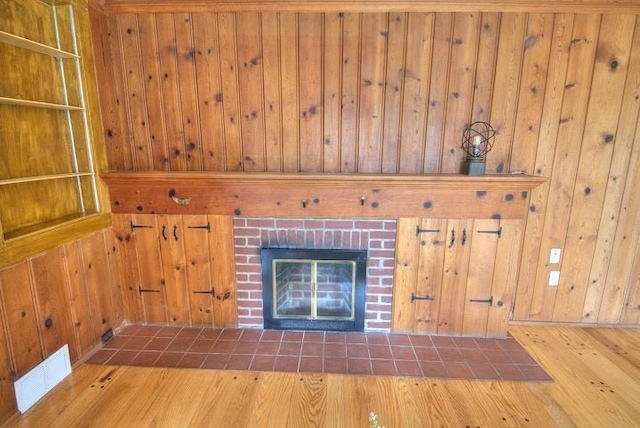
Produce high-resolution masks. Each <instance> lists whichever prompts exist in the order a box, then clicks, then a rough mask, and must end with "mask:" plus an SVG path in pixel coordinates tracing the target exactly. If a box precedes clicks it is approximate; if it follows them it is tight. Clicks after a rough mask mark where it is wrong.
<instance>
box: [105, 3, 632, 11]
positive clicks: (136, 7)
mask: <svg viewBox="0 0 640 428" xmlns="http://www.w3.org/2000/svg"><path fill="white" fill-rule="evenodd" d="M105 4H106V10H107V12H108V13H114V14H116V13H179V12H191V13H197V12H203V13H204V12H537V13H629V14H637V13H640V2H638V1H637V0H544V1H535V0H510V1H502V0H480V1H474V0H457V1H449V0H324V1H320V0H266V1H265V0H106V2H105Z"/></svg>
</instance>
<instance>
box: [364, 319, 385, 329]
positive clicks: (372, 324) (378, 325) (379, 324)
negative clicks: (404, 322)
mask: <svg viewBox="0 0 640 428" xmlns="http://www.w3.org/2000/svg"><path fill="white" fill-rule="evenodd" d="M390 327H391V323H389V322H384V321H369V322H367V329H368V330H387V329H389V328H390Z"/></svg>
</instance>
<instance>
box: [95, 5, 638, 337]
mask: <svg viewBox="0 0 640 428" xmlns="http://www.w3.org/2000/svg"><path fill="white" fill-rule="evenodd" d="M91 15H92V31H93V37H94V45H95V49H96V62H97V64H96V65H97V72H98V76H99V80H100V82H101V91H100V97H101V105H102V113H103V119H104V124H105V136H106V141H107V153H108V162H109V168H110V170H112V171H150V170H153V171H186V170H196V171H199V170H204V171H270V172H281V171H282V172H331V173H351V172H356V173H456V172H459V171H460V169H461V165H462V163H463V160H464V155H463V152H462V151H461V149H460V147H459V145H460V138H461V132H462V129H463V127H464V126H465V124H468V123H470V122H473V121H476V120H483V121H488V122H490V123H491V124H492V125H493V127H494V128H495V129H496V130H497V138H496V142H495V146H494V149H493V151H492V152H491V153H490V154H489V156H488V165H487V168H488V171H489V172H491V173H508V172H511V171H526V172H527V173H530V174H536V175H543V176H545V177H548V179H549V180H548V181H547V183H545V184H544V185H542V186H540V187H539V188H538V189H536V190H535V191H534V192H533V194H532V195H531V206H530V212H529V216H528V219H527V222H526V233H525V235H524V247H523V254H522V264H521V266H520V276H519V283H518V291H517V299H516V306H515V308H514V319H516V320H528V321H555V322H585V323H607V324H608V323H613V324H638V323H639V322H640V261H639V257H640V250H639V248H638V247H639V245H640V241H639V238H638V236H639V233H640V211H639V209H640V191H639V190H638V189H639V188H640V169H639V162H640V128H639V127H638V111H639V109H640V21H639V20H638V16H636V15H623V14H603V15H599V14H581V13H578V14H571V13H568V14H567V13H557V14H556V13H520V12H505V13H471V12H460V13H454V12H451V13H449V12H438V13H418V12H411V13H395V12H394V13H277V12H256V13H253V12H246V13H193V14H189V13H174V14H170V13H164V14H152V13H147V14H119V15H106V14H105V13H104V12H102V11H100V10H97V9H96V10H93V11H92V12H91ZM551 248H561V249H562V250H563V252H562V260H561V264H559V265H552V266H550V265H549V264H548V256H549V252H550V249H551ZM550 270H560V272H561V274H560V285H559V286H558V287H550V286H549V285H547V284H548V275H549V271H550Z"/></svg>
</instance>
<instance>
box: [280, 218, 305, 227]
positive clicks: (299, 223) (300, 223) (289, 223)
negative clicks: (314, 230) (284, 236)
mask: <svg viewBox="0 0 640 428" xmlns="http://www.w3.org/2000/svg"><path fill="white" fill-rule="evenodd" d="M275 227H276V228H278V229H302V228H304V220H297V219H276V225H275Z"/></svg>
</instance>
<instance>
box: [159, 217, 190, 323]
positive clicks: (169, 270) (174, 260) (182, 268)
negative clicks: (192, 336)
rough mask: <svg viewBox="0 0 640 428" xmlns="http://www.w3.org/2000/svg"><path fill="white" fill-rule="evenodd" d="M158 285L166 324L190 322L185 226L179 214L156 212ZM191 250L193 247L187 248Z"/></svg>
mask: <svg viewBox="0 0 640 428" xmlns="http://www.w3.org/2000/svg"><path fill="white" fill-rule="evenodd" d="M157 220H158V230H159V231H160V236H159V242H160V259H161V262H162V269H161V270H160V271H161V272H162V285H163V287H164V292H165V299H166V304H167V324H169V325H190V324H191V311H190V302H189V290H188V285H187V256H186V254H185V228H184V225H183V222H182V216H180V215H158V216H157ZM190 251H194V250H190Z"/></svg>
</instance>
